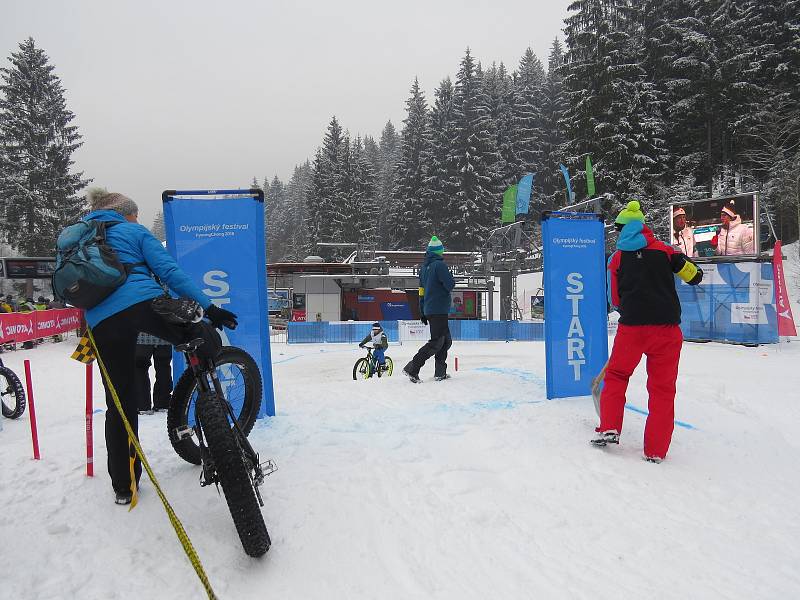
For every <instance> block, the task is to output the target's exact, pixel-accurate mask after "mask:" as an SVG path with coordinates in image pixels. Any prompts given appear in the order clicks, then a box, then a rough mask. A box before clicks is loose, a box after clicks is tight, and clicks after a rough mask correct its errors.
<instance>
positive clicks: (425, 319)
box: [419, 315, 428, 325]
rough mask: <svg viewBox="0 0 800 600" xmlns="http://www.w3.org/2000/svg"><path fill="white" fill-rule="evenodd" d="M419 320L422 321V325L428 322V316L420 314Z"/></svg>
mask: <svg viewBox="0 0 800 600" xmlns="http://www.w3.org/2000/svg"><path fill="white" fill-rule="evenodd" d="M419 320H420V321H422V324H423V325H427V324H428V317H426V316H425V315H420V316H419Z"/></svg>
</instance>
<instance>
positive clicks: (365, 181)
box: [350, 137, 381, 249]
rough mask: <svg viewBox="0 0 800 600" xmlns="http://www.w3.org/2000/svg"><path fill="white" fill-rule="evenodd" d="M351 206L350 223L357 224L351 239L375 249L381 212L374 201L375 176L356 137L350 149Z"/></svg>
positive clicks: (358, 138)
mask: <svg viewBox="0 0 800 600" xmlns="http://www.w3.org/2000/svg"><path fill="white" fill-rule="evenodd" d="M350 154H351V165H352V167H351V168H352V176H351V191H350V196H351V199H352V200H351V203H350V204H351V205H352V206H353V209H354V214H353V218H352V222H353V223H356V224H357V228H358V229H357V232H356V233H355V235H354V237H353V239H354V240H356V241H358V242H360V243H361V245H362V246H363V247H365V248H369V249H377V246H378V239H377V227H378V215H379V214H380V212H381V210H380V208H379V207H378V205H377V199H376V196H375V194H376V185H375V182H376V179H377V178H376V176H375V171H374V170H373V168H372V165H371V164H370V161H369V157H368V156H367V154H366V152H365V150H364V146H363V144H362V142H361V138H360V137H356V139H355V141H354V142H353V145H352V149H351V152H350Z"/></svg>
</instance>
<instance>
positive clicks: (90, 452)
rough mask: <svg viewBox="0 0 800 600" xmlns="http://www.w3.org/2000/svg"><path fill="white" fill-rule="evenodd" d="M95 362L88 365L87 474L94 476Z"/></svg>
mask: <svg viewBox="0 0 800 600" xmlns="http://www.w3.org/2000/svg"><path fill="white" fill-rule="evenodd" d="M93 364H94V363H88V364H87V365H86V476H87V477H94V436H93V434H92V415H93V414H94V408H93V406H92V367H93Z"/></svg>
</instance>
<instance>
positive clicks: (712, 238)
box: [670, 193, 759, 258]
mask: <svg viewBox="0 0 800 600" xmlns="http://www.w3.org/2000/svg"><path fill="white" fill-rule="evenodd" d="M670 209H671V217H672V218H671V219H670V243H671V244H672V245H673V246H674V247H675V248H676V249H678V250H680V251H681V252H683V253H684V254H686V255H687V256H690V257H697V258H714V257H723V256H756V255H758V252H759V244H758V194H756V193H747V194H737V195H735V196H720V197H717V198H708V199H706V200H694V201H691V202H676V203H675V204H672V205H671V207H670Z"/></svg>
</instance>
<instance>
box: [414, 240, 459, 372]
mask: <svg viewBox="0 0 800 600" xmlns="http://www.w3.org/2000/svg"><path fill="white" fill-rule="evenodd" d="M443 255H444V246H443V245H442V242H441V241H439V238H437V237H436V236H433V237H432V238H431V241H430V243H429V244H428V248H427V252H426V253H425V262H423V263H422V266H421V267H420V270H419V310H420V318H421V320H422V322H423V324H425V325H428V324H430V327H431V339H430V340H428V343H427V344H425V345H424V346H423V347H422V348H420V349H419V352H417V353H416V355H414V358H412V359H411V362H410V363H408V364H407V365H406V366H405V367H404V368H403V373H405V374H406V375H407V376H408V378H409V379H410V380H411V381H413V382H414V383H419V381H420V379H419V370H420V369H421V368H422V366H423V365H424V364H425V361H427V360H428V359H429V358H430V357H431V356H433V357H434V360H435V363H436V368H435V369H434V376H433V377H434V379H435V380H436V381H442V380H444V379H449V378H450V375H448V374H447V351H448V350H449V349H450V346H452V345H453V338H451V337H450V326H449V324H448V322H447V319H448V315H449V314H450V305H451V303H452V298H451V296H450V292H452V291H453V288H454V287H455V286H456V282H455V281H454V280H453V275H452V274H451V273H450V269H448V268H447V265H446V264H445V262H444V257H443Z"/></svg>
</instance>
